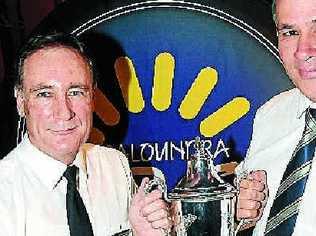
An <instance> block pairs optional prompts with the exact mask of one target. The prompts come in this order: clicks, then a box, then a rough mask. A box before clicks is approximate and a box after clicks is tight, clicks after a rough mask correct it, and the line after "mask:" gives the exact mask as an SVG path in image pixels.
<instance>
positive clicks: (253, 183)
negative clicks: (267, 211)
mask: <svg viewBox="0 0 316 236" xmlns="http://www.w3.org/2000/svg"><path fill="white" fill-rule="evenodd" d="M240 188H245V189H253V190H257V191H263V190H264V188H265V184H264V183H262V182H259V181H257V180H249V179H243V180H242V181H240Z"/></svg>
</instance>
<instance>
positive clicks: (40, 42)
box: [15, 33, 97, 88]
mask: <svg viewBox="0 0 316 236" xmlns="http://www.w3.org/2000/svg"><path fill="white" fill-rule="evenodd" d="M52 47H65V48H69V49H71V50H74V51H75V52H77V53H78V55H79V56H81V57H82V58H83V59H84V61H85V62H86V63H87V65H88V67H89V69H90V72H91V74H92V78H93V85H96V83H97V79H96V78H97V72H96V69H95V67H94V65H93V62H92V59H91V58H90V57H89V56H88V52H87V49H86V47H85V45H84V43H83V42H81V41H80V40H79V39H78V38H76V37H75V36H73V35H71V34H66V33H51V34H46V35H36V36H33V37H31V38H30V39H29V40H28V41H27V42H26V43H25V44H24V46H23V47H22V48H21V50H20V51H19V54H18V57H17V60H16V64H15V87H16V88H22V85H23V84H22V83H23V70H24V63H25V60H26V59H27V58H28V57H29V56H31V55H32V54H34V53H35V52H37V51H39V50H41V49H45V48H52Z"/></svg>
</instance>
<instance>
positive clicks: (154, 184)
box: [144, 176, 171, 203]
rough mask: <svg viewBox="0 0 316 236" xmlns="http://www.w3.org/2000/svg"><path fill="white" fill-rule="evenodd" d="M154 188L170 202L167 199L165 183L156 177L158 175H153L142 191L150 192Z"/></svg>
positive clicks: (167, 200)
mask: <svg viewBox="0 0 316 236" xmlns="http://www.w3.org/2000/svg"><path fill="white" fill-rule="evenodd" d="M155 189H159V190H160V191H161V192H162V194H163V199H164V200H165V201H166V202H168V203H170V202H171V200H170V199H168V192H167V185H166V182H165V180H164V179H162V178H160V177H158V176H154V178H153V179H152V180H150V181H149V182H148V183H147V184H146V185H145V188H144V192H145V194H148V193H150V192H152V191H153V190H155Z"/></svg>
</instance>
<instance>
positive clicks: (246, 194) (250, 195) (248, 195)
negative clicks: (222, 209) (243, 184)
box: [239, 188, 265, 201]
mask: <svg viewBox="0 0 316 236" xmlns="http://www.w3.org/2000/svg"><path fill="white" fill-rule="evenodd" d="M239 199H244V200H255V201H263V200H264V199H265V193H264V192H259V191H256V190H253V189H245V188H240V191H239Z"/></svg>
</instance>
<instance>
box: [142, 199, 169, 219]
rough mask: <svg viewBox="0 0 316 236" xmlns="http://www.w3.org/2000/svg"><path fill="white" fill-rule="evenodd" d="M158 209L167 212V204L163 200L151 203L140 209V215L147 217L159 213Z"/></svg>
mask: <svg viewBox="0 0 316 236" xmlns="http://www.w3.org/2000/svg"><path fill="white" fill-rule="evenodd" d="M160 209H163V210H165V211H167V210H168V207H167V204H166V203H165V202H164V201H163V200H156V201H154V202H151V203H150V204H146V205H145V206H144V207H143V208H142V214H143V216H148V215H150V214H152V213H153V212H155V211H159V210H160Z"/></svg>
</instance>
